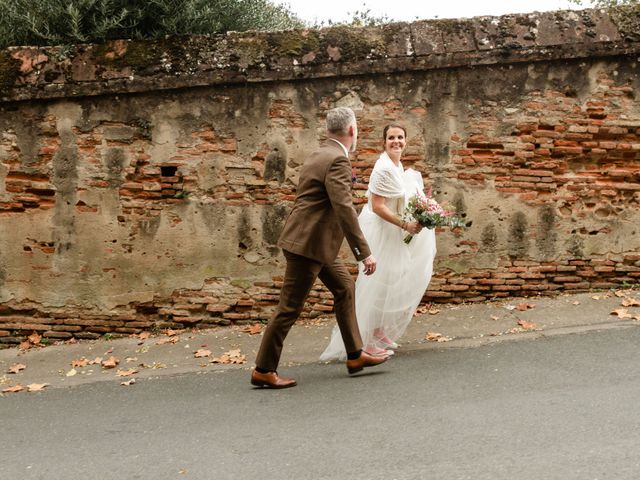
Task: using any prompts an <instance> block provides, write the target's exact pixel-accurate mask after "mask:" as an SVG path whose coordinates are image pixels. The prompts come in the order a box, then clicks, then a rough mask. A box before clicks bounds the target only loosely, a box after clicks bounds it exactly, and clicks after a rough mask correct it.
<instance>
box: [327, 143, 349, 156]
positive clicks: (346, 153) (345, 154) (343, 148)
mask: <svg viewBox="0 0 640 480" xmlns="http://www.w3.org/2000/svg"><path fill="white" fill-rule="evenodd" d="M329 140H333V141H334V142H336V143H337V144H338V145H340V146H341V147H342V150H344V156H345V157H347V158H349V150H347V147H345V146H344V145H343V144H342V143H341V142H339V141H338V140H336V139H335V138H330V139H329Z"/></svg>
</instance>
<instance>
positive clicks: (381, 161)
mask: <svg viewBox="0 0 640 480" xmlns="http://www.w3.org/2000/svg"><path fill="white" fill-rule="evenodd" d="M372 193H375V194H376V195H380V196H381V197H387V198H398V197H404V194H405V189H404V180H403V174H402V169H401V168H398V167H396V166H395V164H394V163H393V160H391V159H390V158H389V155H387V153H386V152H382V154H381V155H380V158H378V160H377V161H376V164H375V165H374V167H373V171H372V172H371V176H370V177H369V188H368V189H367V197H369V198H370V197H371V194H372Z"/></svg>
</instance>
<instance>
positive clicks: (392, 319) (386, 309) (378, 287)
mask: <svg viewBox="0 0 640 480" xmlns="http://www.w3.org/2000/svg"><path fill="white" fill-rule="evenodd" d="M358 220H359V223H360V227H361V229H362V232H363V233H364V236H365V238H366V239H367V242H368V243H369V247H370V249H371V252H372V254H373V256H374V257H375V258H376V260H377V267H376V271H375V273H374V274H373V275H368V276H367V275H364V273H362V263H360V264H359V272H358V278H357V280H356V316H357V319H358V327H359V328H360V333H361V335H362V341H363V345H364V346H365V347H366V346H367V345H375V346H377V347H379V348H382V347H384V345H381V344H380V343H379V341H378V340H377V338H376V337H375V336H374V331H376V330H377V329H381V330H382V331H384V334H385V335H386V336H387V337H388V338H389V339H391V340H392V341H397V340H398V339H399V338H400V337H401V336H402V335H403V334H404V332H405V330H406V329H407V326H408V325H409V322H410V321H411V318H412V317H413V314H414V313H415V311H416V309H417V308H418V305H419V304H420V300H421V299H422V296H423V295H424V292H425V291H426V289H427V287H428V285H429V281H430V280H431V275H432V273H433V261H434V258H435V255H436V238H435V232H434V231H433V230H428V229H426V228H425V229H423V230H422V231H421V232H420V233H419V234H417V235H414V237H413V239H412V240H411V242H409V244H405V243H404V242H403V238H404V237H405V236H406V235H407V232H405V231H403V230H401V229H400V228H398V227H397V226H395V225H392V224H391V223H389V222H387V221H385V220H383V219H382V218H381V217H379V216H378V215H376V214H375V213H374V212H373V211H372V210H371V208H370V205H369V204H367V205H365V207H364V208H363V209H362V212H361V213H360V216H359V217H358ZM345 358H346V352H345V348H344V343H343V341H342V337H341V336H340V331H339V329H338V327H337V326H336V327H334V329H333V332H332V335H331V340H330V342H329V345H328V346H327V348H326V350H325V351H324V352H323V353H322V355H321V356H320V360H322V361H327V360H333V359H345Z"/></svg>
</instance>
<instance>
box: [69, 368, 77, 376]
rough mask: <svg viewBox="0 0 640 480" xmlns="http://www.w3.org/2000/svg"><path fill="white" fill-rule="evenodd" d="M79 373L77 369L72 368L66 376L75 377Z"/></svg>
mask: <svg viewBox="0 0 640 480" xmlns="http://www.w3.org/2000/svg"><path fill="white" fill-rule="evenodd" d="M77 373H78V371H77V370H76V369H75V368H72V369H71V370H69V371H68V372H67V373H66V376H67V377H75V375H76V374H77Z"/></svg>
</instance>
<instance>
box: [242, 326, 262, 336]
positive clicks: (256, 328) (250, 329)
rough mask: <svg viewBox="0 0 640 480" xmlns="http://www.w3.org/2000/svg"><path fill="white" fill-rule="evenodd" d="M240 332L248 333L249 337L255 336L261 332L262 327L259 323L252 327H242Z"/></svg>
mask: <svg viewBox="0 0 640 480" xmlns="http://www.w3.org/2000/svg"><path fill="white" fill-rule="evenodd" d="M242 331H243V332H245V333H248V334H249V335H256V334H258V333H260V332H262V325H261V324H259V323H254V324H253V325H249V326H246V327H244V328H243V329H242Z"/></svg>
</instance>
